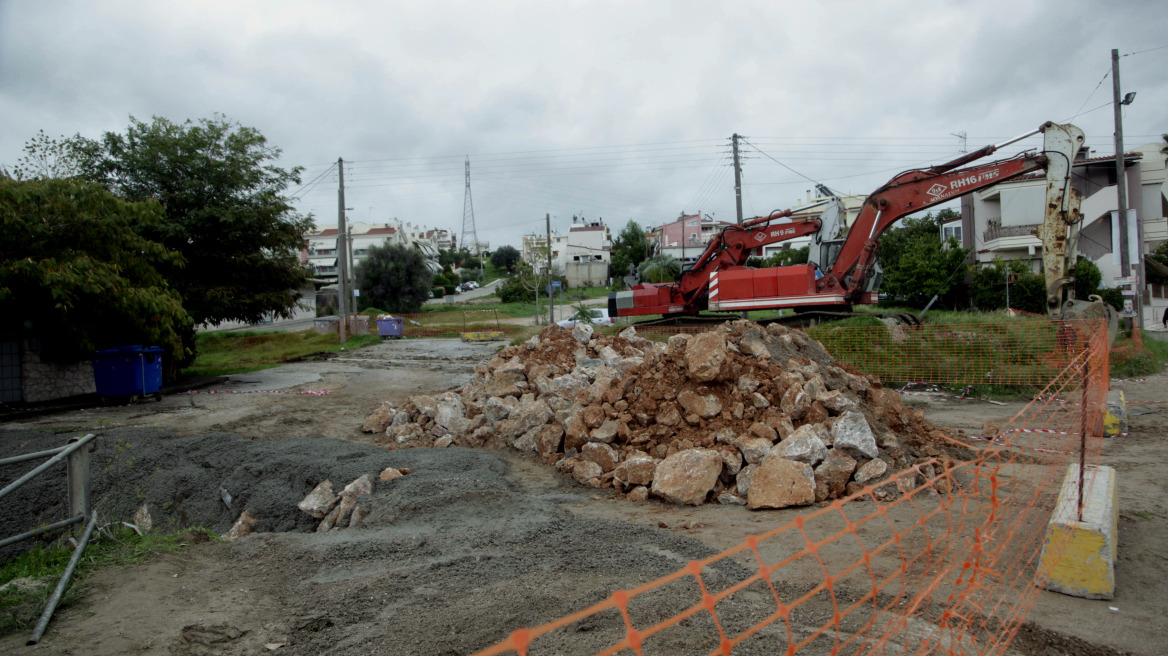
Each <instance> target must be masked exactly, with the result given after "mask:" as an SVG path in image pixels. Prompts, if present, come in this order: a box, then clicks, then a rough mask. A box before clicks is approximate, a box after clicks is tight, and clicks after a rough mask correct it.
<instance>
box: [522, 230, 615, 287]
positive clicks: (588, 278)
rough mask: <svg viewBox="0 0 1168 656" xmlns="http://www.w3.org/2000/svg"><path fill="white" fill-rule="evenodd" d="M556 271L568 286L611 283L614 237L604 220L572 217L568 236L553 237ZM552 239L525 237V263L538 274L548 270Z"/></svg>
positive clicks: (553, 267) (555, 235)
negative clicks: (565, 280) (549, 246)
mask: <svg viewBox="0 0 1168 656" xmlns="http://www.w3.org/2000/svg"><path fill="white" fill-rule="evenodd" d="M551 252H552V269H553V272H556V273H561V274H562V275H563V276H564V277H565V278H566V279H567V284H568V287H586V286H594V285H605V284H608V266H609V263H610V262H612V237H611V235H610V234H609V231H608V226H606V225H605V224H604V221H603V220H601V219H596V220H589V219H585V218H583V217H576V216H573V217H572V227H570V228H568V234H566V235H561V234H559V233H552V235H551ZM547 254H548V237H547V235H546V234H543V235H540V234H529V235H524V236H523V249H522V251H521V257H522V258H523V261H524V262H526V263H527V264H529V265H531V267H532V270H534V271H535V272H536V273H543V272H544V271H545V270H546V269H547Z"/></svg>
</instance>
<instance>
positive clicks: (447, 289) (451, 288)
mask: <svg viewBox="0 0 1168 656" xmlns="http://www.w3.org/2000/svg"><path fill="white" fill-rule="evenodd" d="M454 287H455V285H445V286H444V287H443V288H442V291H444V292H446V295H447V296H453V295H454Z"/></svg>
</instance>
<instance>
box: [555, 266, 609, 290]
mask: <svg viewBox="0 0 1168 656" xmlns="http://www.w3.org/2000/svg"><path fill="white" fill-rule="evenodd" d="M564 276H565V277H566V278H567V279H568V287H570V288H575V287H584V286H596V285H605V284H608V262H587V263H576V262H569V263H568V264H567V266H565V267H564Z"/></svg>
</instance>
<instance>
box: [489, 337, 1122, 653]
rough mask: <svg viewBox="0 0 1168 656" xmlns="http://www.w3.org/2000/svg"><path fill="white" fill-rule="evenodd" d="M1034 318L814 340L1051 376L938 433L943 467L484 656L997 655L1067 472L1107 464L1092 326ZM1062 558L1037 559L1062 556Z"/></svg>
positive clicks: (894, 481) (1031, 586) (929, 361)
mask: <svg viewBox="0 0 1168 656" xmlns="http://www.w3.org/2000/svg"><path fill="white" fill-rule="evenodd" d="M1036 323H1038V322H1036ZM1041 323H1043V324H1044V325H1043V326H1033V327H1031V326H1026V327H1021V328H1020V327H1017V326H1016V325H1015V324H1010V325H1009V326H1008V327H1001V326H994V325H992V324H977V325H973V324H971V325H964V326H943V327H939V328H938V327H932V326H915V327H905V328H903V330H901V328H900V327H897V328H896V330H895V331H893V330H891V329H889V328H886V327H875V328H864V329H827V330H828V331H832V332H826V333H820V334H817V335H816V337H817V338H818V339H821V340H823V342H824V344H825V346H827V348H828V349H829V350H830V351H831V352H832V354H833V355H835V354H837V353H839V354H840V355H843V356H844V357H842V358H841V357H840V355H836V357H837V358H840V359H842V360H844V361H845V362H848V363H849V366H853V367H855V368H857V369H860V370H862V371H866V369H865V367H866V366H869V365H870V366H872V367H874V368H876V369H877V370H879V371H884V372H887V373H888V374H889V375H891V376H897V377H903V378H902V379H903V380H907V379H910V378H911V379H918V378H924V379H926V380H929V381H932V382H939V383H947V384H966V383H967V381H971V380H975V379H976V380H980V378H986V377H988V378H990V379H992V380H994V381H995V382H996V383H997V384H1034V383H1036V380H1037V377H1038V376H1042V375H1047V378H1046V380H1045V381H1044V382H1043V384H1042V390H1041V393H1040V394H1038V395H1036V396H1035V397H1034V400H1032V401H1031V402H1030V403H1029V404H1028V405H1027V406H1026V407H1025V408H1024V409H1023V410H1022V411H1021V412H1019V413H1018V414H1017V415H1016V416H1015V417H1014V418H1013V419H1012V420H1011V421H1010V422H1009V423H1008V424H1007V425H1006V426H1004V427H1002V429H1001V431H1000V432H999V433H998V434H997V435H993V436H985V438H986V439H969V438H963V439H958V438H956V437H948V438H946V439H948V440H949V444H948V445H947V447H946V448H939V449H937V450H936V454H935V455H933V456H930V457H922V458H918V459H917V461H916V462H915V464H914V465H913V466H912V467H911V468H909V469H907V470H905V471H901V472H898V473H896V474H894V475H892V476H891V477H890V478H888V479H886V480H882V481H879V482H878V483H875V484H873V485H869V486H868V487H866V488H864V489H863V490H861V491H859V492H857V493H856V494H853V495H852V496H850V497H848V498H846V499H839V500H836V501H834V502H833V503H831V504H830V505H827V506H826V507H823V508H820V509H817V510H814V511H811V512H807V513H806V514H801V515H798V516H796V517H795V518H794V519H793V520H791V521H789V522H787V523H786V524H784V525H782V526H779V527H777V528H773V529H771V530H768V531H765V532H763V533H760V534H758V535H751V536H749V537H745V539H744V540H743V541H742V542H741V543H739V544H738V545H736V546H734V547H732V548H730V549H727V550H725V551H723V552H721V553H719V554H716V555H714V556H711V557H709V558H705V559H702V560H695V561H692V562H690V563H688V564H687V565H686V566H684V567H682V568H680V569H678V570H677V571H676V572H674V573H672V574H669V575H667V576H664V577H662V578H659V579H656V580H652V581H630V582H629V583H630V587H628V588H627V589H623V590H617V591H615V592H613V593H612V594H610V595H609V596H608V597H607V598H605V599H604V600H602V601H600V602H599V603H596V604H594V605H592V606H590V607H588V608H584V609H582V610H580V611H579V612H577V613H573V614H571V615H568V616H566V617H561V618H558V619H550V621H546V622H545V623H542V624H540V625H539V626H536V627H534V628H515V629H514V630H512V632H511V633H510V634H509V635H508V636H507V637H506V638H505V639H503V640H502V641H501V642H499V643H497V644H495V645H492V646H490V647H488V648H486V649H483V650H482V651H480V652H478V654H479V656H492V655H495V654H518V655H519V656H528V655H533V656H534V655H537V654H549V655H550V654H578V653H595V654H636V655H638V656H646V655H649V654H675V653H702V654H711V655H714V654H721V655H729V654H796V653H807V654H829V653H830V654H837V653H841V654H842V653H846V654H852V653H856V654H885V653H898V654H900V653H910V654H921V653H953V654H957V653H960V654H1001V653H1003V652H1004V651H1005V649H1006V647H1007V646H1008V645H1009V643H1010V641H1011V640H1012V638H1013V637H1014V635H1015V634H1016V632H1017V631H1018V629H1019V627H1020V626H1021V624H1022V621H1023V619H1024V618H1025V616H1026V614H1027V612H1028V611H1029V610H1030V608H1031V607H1032V606H1033V604H1034V601H1035V599H1036V598H1037V595H1038V593H1039V591H1040V590H1041V586H1042V585H1043V583H1044V581H1043V580H1041V574H1039V573H1038V571H1037V570H1036V568H1035V566H1036V561H1037V557H1038V553H1039V551H1040V550H1041V549H1042V548H1043V544H1044V542H1045V540H1046V527H1047V522H1048V520H1049V518H1050V515H1051V512H1052V511H1053V508H1054V507H1055V504H1056V501H1057V499H1056V497H1057V494H1058V490H1059V488H1060V485H1059V484H1060V482H1061V480H1062V477H1063V476H1064V474H1065V472H1066V470H1067V465H1068V464H1070V463H1079V462H1083V463H1085V464H1087V465H1094V464H1098V462H1099V458H1100V448H1101V442H1102V440H1101V437H1100V435H1099V434H1098V433H1097V432H1095V431H1093V430H1089V429H1091V428H1092V427H1094V426H1097V425H1098V423H1099V421H1098V419H1099V417H1100V412H1101V409H1102V407H1103V404H1104V402H1105V400H1106V395H1107V386H1108V382H1109V378H1108V376H1109V374H1108V366H1109V360H1108V355H1109V354H1108V347H1107V336H1106V327H1105V326H1104V324H1103V322H1102V321H1100V320H1094V321H1074V322H1055V323H1053V324H1051V323H1046V322H1041ZM840 331H843V332H840ZM639 332H640V331H639ZM809 332H811V331H809ZM898 333H899V335H898ZM813 334H814V333H813ZM821 335H822V336H821ZM1028 341H1029V342H1031V343H1032V348H1031V352H1030V353H1029V354H1028V355H1027V354H1026V352H1025V351H1026V347H1025V344H1026V342H1028ZM877 347H878V348H877ZM914 349H915V350H914ZM849 354H851V355H849ZM939 354H949V355H948V356H946V357H945V358H941V357H940V355H939ZM848 358H852V359H851V360H848ZM898 358H910V359H911V358H917V361H916V362H915V363H914V362H913V361H911V360H910V361H909V362H902V361H900V360H898ZM921 358H924V359H925V360H924V361H922V360H921ZM1027 358H1029V359H1028V360H1027ZM941 362H944V363H948V364H947V365H945V366H948V367H949V369H948V371H949V378H948V379H946V377H945V370H944V369H943V368H942V365H941V364H940V363H941ZM1026 362H1029V363H1030V366H1031V367H1032V368H1033V369H1034V371H1035V372H1037V373H1026V371H1027V370H1026V368H1025V366H1024V365H1025V364H1026ZM914 364H915V366H914ZM1045 372H1050V373H1049V375H1048V374H1046V373H1045ZM987 374H988V376H987ZM881 375H884V374H881ZM783 512H789V511H783ZM1063 546H1064V545H1060V544H1049V545H1046V548H1047V550H1048V552H1053V553H1055V554H1056V557H1057V554H1059V553H1061V551H1060V550H1061V549H1062V547H1063ZM585 628H586V629H587V631H588V634H587V635H588V636H589V638H588V641H587V642H586V643H584V641H582V640H581V639H580V637H579V636H580V635H581V634H580V633H578V632H577V631H578V630H583V629H585ZM582 644H588V645H589V648H587V649H584V648H582V646H581V645H582ZM597 645H601V646H599V647H598V646H597Z"/></svg>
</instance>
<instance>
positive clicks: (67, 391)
mask: <svg viewBox="0 0 1168 656" xmlns="http://www.w3.org/2000/svg"><path fill="white" fill-rule="evenodd" d="M23 346H24V351H23V353H22V354H21V384H22V386H23V388H24V400H25V402H27V403H39V402H41V401H52V400H54V399H63V398H66V397H69V396H79V395H82V394H94V393H96V392H97V384H96V383H95V382H94V380H93V363H92V362H89V361H85V362H77V363H73V364H54V363H51V362H41V356H40V355H39V354H37V353H34V352H32V351H30V350H29V349H28V342H25V343H24V345H23Z"/></svg>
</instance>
